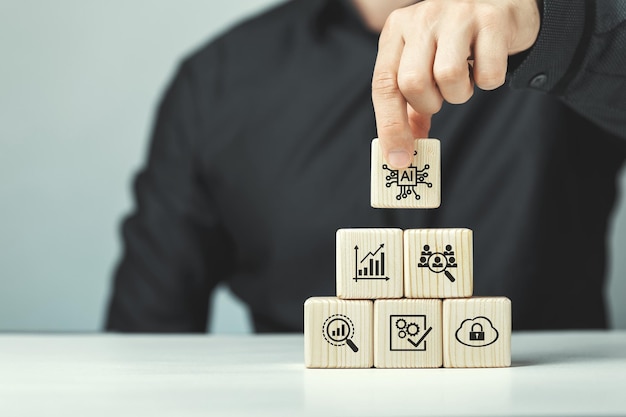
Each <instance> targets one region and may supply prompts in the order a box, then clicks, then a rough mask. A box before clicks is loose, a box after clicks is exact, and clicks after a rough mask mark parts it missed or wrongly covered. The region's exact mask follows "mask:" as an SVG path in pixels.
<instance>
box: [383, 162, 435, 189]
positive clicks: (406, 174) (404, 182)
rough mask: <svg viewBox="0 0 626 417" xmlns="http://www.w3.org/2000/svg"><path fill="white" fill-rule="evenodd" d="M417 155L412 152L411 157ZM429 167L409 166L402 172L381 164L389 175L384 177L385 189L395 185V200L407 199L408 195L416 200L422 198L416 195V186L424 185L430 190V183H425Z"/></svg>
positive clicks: (426, 165)
mask: <svg viewBox="0 0 626 417" xmlns="http://www.w3.org/2000/svg"><path fill="white" fill-rule="evenodd" d="M415 155H417V151H413V156H415ZM429 168H430V165H428V164H425V165H424V168H423V169H417V167H416V166H414V165H413V164H411V165H410V166H409V167H408V168H406V169H403V170H397V169H391V168H389V166H388V165H387V164H383V169H384V170H386V171H389V174H388V175H387V176H385V180H386V181H387V182H386V183H385V186H386V187H387V188H389V187H391V186H392V185H395V186H396V187H398V188H399V190H398V195H396V200H401V199H403V198H408V197H409V195H411V194H412V195H413V196H415V199H416V200H419V199H420V198H422V197H421V196H420V195H419V194H418V193H417V189H416V187H417V186H418V185H426V186H427V187H428V188H432V186H433V184H432V182H427V181H426V178H427V177H428V169H429Z"/></svg>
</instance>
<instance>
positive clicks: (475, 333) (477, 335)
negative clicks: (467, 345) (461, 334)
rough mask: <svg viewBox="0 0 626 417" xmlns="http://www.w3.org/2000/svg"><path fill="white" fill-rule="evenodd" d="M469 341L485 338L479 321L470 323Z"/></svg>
mask: <svg viewBox="0 0 626 417" xmlns="http://www.w3.org/2000/svg"><path fill="white" fill-rule="evenodd" d="M469 340H470V341H478V340H481V341H482V340H485V331H484V330H483V325H482V324H480V323H474V324H472V329H471V330H470V336H469Z"/></svg>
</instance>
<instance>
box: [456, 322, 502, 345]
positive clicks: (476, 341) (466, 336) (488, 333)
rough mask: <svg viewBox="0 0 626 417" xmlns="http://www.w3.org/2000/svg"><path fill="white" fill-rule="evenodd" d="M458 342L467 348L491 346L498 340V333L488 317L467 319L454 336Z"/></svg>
mask: <svg viewBox="0 0 626 417" xmlns="http://www.w3.org/2000/svg"><path fill="white" fill-rule="evenodd" d="M454 336H455V337H456V340H458V341H459V342H460V343H462V344H464V345H465V346H470V347H483V346H489V345H490V344H492V343H493V342H495V341H496V340H498V331H497V330H496V328H495V327H493V324H492V323H491V320H489V319H488V318H487V317H483V316H478V317H474V318H473V319H465V320H463V322H462V323H461V325H460V326H459V328H458V329H457V330H456V333H455V334H454Z"/></svg>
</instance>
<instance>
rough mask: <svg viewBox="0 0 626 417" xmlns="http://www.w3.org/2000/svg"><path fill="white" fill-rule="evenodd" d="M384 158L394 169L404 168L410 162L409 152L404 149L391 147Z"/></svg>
mask: <svg viewBox="0 0 626 417" xmlns="http://www.w3.org/2000/svg"><path fill="white" fill-rule="evenodd" d="M385 159H386V160H387V163H388V164H389V165H391V167H392V168H395V169H404V168H407V167H408V166H409V165H410V164H411V154H410V153H409V152H407V151H406V150H405V149H392V150H390V151H389V152H387V155H386V156H385Z"/></svg>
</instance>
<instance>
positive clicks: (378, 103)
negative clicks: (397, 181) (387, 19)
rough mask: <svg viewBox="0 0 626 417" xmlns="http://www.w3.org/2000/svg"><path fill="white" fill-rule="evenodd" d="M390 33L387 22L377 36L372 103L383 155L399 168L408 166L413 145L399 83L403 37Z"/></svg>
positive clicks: (404, 101) (388, 161)
mask: <svg viewBox="0 0 626 417" xmlns="http://www.w3.org/2000/svg"><path fill="white" fill-rule="evenodd" d="M396 30H397V29H396ZM393 32H394V28H393V25H386V27H385V28H384V29H383V32H382V33H381V35H380V41H379V47H378V56H377V57H376V65H375V66H374V75H373V77H372V102H373V104H374V113H375V114H376V127H377V129H378V138H379V140H380V145H381V148H382V151H383V157H384V159H385V160H386V161H387V163H388V164H389V165H391V166H392V167H393V168H396V169H401V168H406V167H408V166H409V164H410V162H411V159H412V152H413V146H414V145H413V135H412V133H411V127H410V125H409V119H408V116H407V101H406V99H405V98H404V96H403V95H402V93H401V91H400V88H399V86H398V67H399V65H400V58H401V57H402V50H403V49H404V40H403V38H402V36H401V34H400V33H393Z"/></svg>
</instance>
